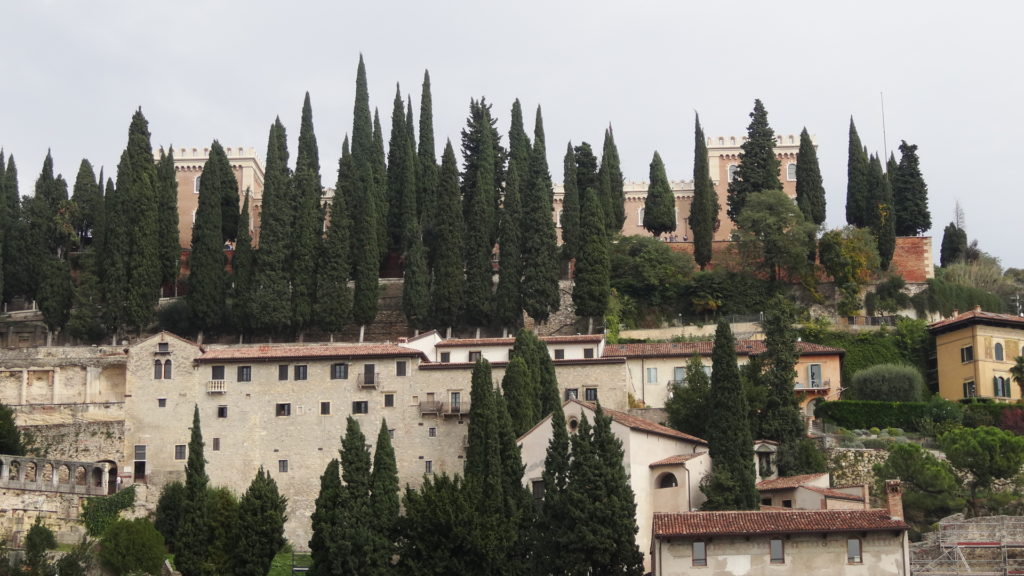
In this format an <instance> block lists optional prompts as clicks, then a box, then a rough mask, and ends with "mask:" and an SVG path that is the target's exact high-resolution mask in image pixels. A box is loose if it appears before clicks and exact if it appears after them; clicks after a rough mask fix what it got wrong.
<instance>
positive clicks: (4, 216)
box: [0, 148, 11, 303]
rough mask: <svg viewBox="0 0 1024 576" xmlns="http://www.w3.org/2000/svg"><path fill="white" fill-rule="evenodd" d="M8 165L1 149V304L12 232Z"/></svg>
mask: <svg viewBox="0 0 1024 576" xmlns="http://www.w3.org/2000/svg"><path fill="white" fill-rule="evenodd" d="M6 172H7V165H6V163H5V162H4V150H3V148H0V303H2V302H3V294H4V268H5V266H4V251H5V248H4V245H5V244H6V243H7V233H8V231H9V230H10V226H11V221H10V215H9V214H8V213H7V177H6Z"/></svg>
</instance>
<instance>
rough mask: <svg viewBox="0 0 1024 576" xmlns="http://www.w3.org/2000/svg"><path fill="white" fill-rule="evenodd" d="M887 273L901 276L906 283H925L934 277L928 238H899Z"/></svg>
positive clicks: (930, 240)
mask: <svg viewBox="0 0 1024 576" xmlns="http://www.w3.org/2000/svg"><path fill="white" fill-rule="evenodd" d="M889 271H890V272H893V273H896V274H899V275H900V276H903V279H904V280H906V281H907V282H908V283H915V282H925V281H927V280H928V279H929V278H934V277H935V260H934V256H932V239H931V237H930V236H900V237H897V238H896V251H895V252H894V253H893V255H892V263H890V264H889Z"/></svg>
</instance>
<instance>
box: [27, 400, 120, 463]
mask: <svg viewBox="0 0 1024 576" xmlns="http://www.w3.org/2000/svg"><path fill="white" fill-rule="evenodd" d="M20 428H21V430H22V431H23V432H27V433H28V434H30V435H31V436H32V445H31V451H32V453H33V454H35V455H37V456H41V457H44V458H65V459H69V460H81V461H84V462H98V461H100V460H112V461H114V462H117V461H118V460H119V459H120V457H121V454H122V453H123V451H124V415H123V412H122V416H121V419H119V420H110V421H102V420H101V421H90V420H82V419H79V420H75V421H72V422H68V423H66V424H44V425H36V426H21V427H20Z"/></svg>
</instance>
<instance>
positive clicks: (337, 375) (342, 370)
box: [331, 362, 348, 380]
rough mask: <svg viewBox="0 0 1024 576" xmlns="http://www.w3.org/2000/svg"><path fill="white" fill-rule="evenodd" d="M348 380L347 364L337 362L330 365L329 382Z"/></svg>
mask: <svg viewBox="0 0 1024 576" xmlns="http://www.w3.org/2000/svg"><path fill="white" fill-rule="evenodd" d="M347 379H348V364H345V363H344V362H338V363H337V364H331V380H347Z"/></svg>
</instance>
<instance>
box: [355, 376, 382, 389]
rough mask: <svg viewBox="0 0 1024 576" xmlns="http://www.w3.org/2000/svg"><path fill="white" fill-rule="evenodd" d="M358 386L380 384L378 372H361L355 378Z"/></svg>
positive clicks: (366, 386)
mask: <svg viewBox="0 0 1024 576" xmlns="http://www.w3.org/2000/svg"><path fill="white" fill-rule="evenodd" d="M356 381H357V382H358V384H359V387H360V388H374V389H376V388H377V387H378V386H380V372H373V373H370V374H366V373H365V372H364V373H361V374H359V376H358V377H357V378H356Z"/></svg>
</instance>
